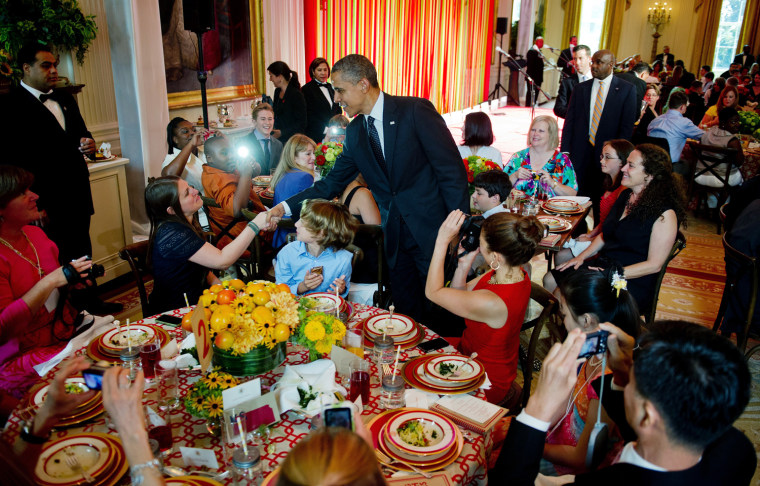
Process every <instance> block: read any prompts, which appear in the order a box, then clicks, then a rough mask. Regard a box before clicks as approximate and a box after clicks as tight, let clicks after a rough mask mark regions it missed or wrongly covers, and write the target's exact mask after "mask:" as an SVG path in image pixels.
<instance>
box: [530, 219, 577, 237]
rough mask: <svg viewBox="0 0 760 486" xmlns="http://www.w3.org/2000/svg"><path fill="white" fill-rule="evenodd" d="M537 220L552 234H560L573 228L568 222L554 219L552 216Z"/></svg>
mask: <svg viewBox="0 0 760 486" xmlns="http://www.w3.org/2000/svg"><path fill="white" fill-rule="evenodd" d="M538 220H539V221H541V223H542V224H543V225H544V226H546V228H547V229H548V230H549V231H550V232H552V233H561V232H563V231H567V230H569V229H570V228H572V227H573V224H572V223H571V222H570V221H568V220H566V219H562V218H555V217H554V216H539V217H538Z"/></svg>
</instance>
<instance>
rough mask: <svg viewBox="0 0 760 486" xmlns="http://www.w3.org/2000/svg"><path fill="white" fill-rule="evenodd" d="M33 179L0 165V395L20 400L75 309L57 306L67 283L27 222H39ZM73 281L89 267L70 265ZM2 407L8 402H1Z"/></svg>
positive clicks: (53, 254)
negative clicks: (35, 367) (62, 289)
mask: <svg viewBox="0 0 760 486" xmlns="http://www.w3.org/2000/svg"><path fill="white" fill-rule="evenodd" d="M33 182H34V177H33V176H32V174H30V173H29V172H27V171H25V170H23V169H20V168H18V167H15V166H10V165H0V395H2V396H6V398H7V395H10V396H12V397H15V398H21V397H22V396H23V395H24V393H26V391H27V390H28V389H29V387H30V386H31V385H32V384H33V383H34V382H35V381H36V380H37V378H38V376H37V374H36V372H35V371H34V369H33V367H34V366H35V365H37V364H40V363H44V362H45V361H47V360H49V359H50V358H52V357H53V356H55V355H56V354H57V353H58V352H60V351H61V350H62V349H63V348H64V347H65V346H66V343H67V342H68V340H69V339H70V338H71V336H72V335H73V333H74V325H73V323H74V319H75V318H76V315H77V311H76V310H75V309H74V308H73V307H72V306H71V305H69V304H68V303H67V302H64V303H62V304H61V305H60V306H59V297H60V293H59V292H58V288H59V287H63V286H65V285H67V284H68V280H67V278H66V276H65V275H64V272H63V267H61V265H60V264H59V263H58V248H57V247H56V246H55V243H53V242H52V241H50V239H48V237H47V236H45V233H44V232H43V231H42V230H41V229H40V228H38V227H36V226H29V225H30V223H32V222H34V221H37V220H39V219H40V214H39V211H38V210H37V199H38V196H37V195H36V194H35V193H33V192H32V191H30V190H29V188H30V187H31V185H32V183H33ZM70 265H71V268H70V270H68V272H69V273H70V276H71V277H72V278H76V272H84V271H86V270H87V269H88V268H90V266H91V265H92V263H91V262H90V260H87V259H85V258H84V257H82V258H80V259H78V260H74V261H72V262H71V263H70ZM6 403H7V402H6Z"/></svg>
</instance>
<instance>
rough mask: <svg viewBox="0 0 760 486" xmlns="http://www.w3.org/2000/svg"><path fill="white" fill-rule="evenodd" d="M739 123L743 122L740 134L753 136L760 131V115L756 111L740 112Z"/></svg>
mask: <svg viewBox="0 0 760 486" xmlns="http://www.w3.org/2000/svg"><path fill="white" fill-rule="evenodd" d="M739 121H740V122H741V125H740V128H739V132H740V133H742V134H744V135H753V134H755V133H756V131H757V130H760V115H758V114H757V113H755V112H754V111H740V112H739ZM756 138H757V137H756Z"/></svg>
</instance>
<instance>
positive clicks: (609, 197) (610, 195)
mask: <svg viewBox="0 0 760 486" xmlns="http://www.w3.org/2000/svg"><path fill="white" fill-rule="evenodd" d="M623 189H625V186H618V188H617V189H615V190H614V191H607V192H605V193H604V194H603V195H602V198H601V200H600V201H599V224H602V223H604V220H605V219H606V218H607V215H608V214H610V210H611V209H612V205H613V204H615V201H617V198H618V196H619V195H620V193H621V192H623Z"/></svg>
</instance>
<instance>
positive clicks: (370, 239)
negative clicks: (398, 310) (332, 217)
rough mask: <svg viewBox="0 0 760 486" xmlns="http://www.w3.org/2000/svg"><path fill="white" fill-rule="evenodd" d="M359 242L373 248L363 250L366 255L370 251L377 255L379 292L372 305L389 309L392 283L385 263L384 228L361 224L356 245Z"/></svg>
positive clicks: (355, 240) (375, 295)
mask: <svg viewBox="0 0 760 486" xmlns="http://www.w3.org/2000/svg"><path fill="white" fill-rule="evenodd" d="M357 241H362V242H367V244H368V245H373V248H369V247H365V248H362V252H363V253H364V254H366V253H368V252H369V251H373V252H376V253H377V277H376V279H375V281H376V282H377V290H376V291H375V293H374V294H373V296H372V305H373V306H374V307H380V308H383V309H387V308H388V305H389V304H390V300H391V293H390V283H389V281H388V277H389V276H388V267H387V264H386V263H385V235H384V233H383V228H382V226H380V225H378V224H360V225H359V227H358V228H357V230H356V236H355V237H354V245H356V243H357Z"/></svg>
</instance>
